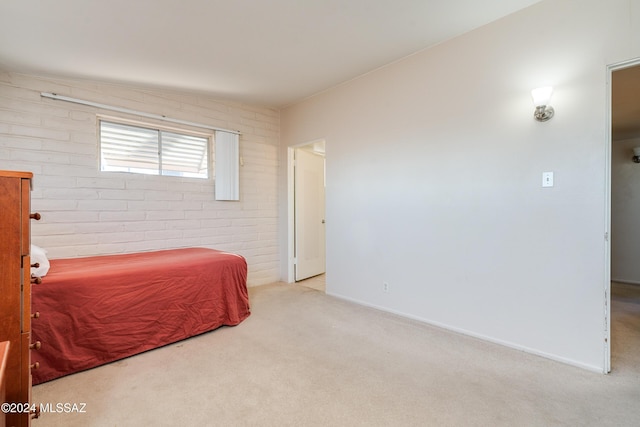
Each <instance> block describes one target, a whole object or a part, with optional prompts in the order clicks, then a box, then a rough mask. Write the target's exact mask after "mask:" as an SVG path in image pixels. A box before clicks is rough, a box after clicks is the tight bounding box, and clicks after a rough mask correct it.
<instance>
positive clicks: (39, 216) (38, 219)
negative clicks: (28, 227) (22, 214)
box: [29, 212, 42, 221]
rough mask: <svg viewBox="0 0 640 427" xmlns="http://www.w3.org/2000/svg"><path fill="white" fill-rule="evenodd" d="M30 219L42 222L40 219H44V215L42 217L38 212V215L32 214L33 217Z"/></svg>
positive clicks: (30, 216)
mask: <svg viewBox="0 0 640 427" xmlns="http://www.w3.org/2000/svg"><path fill="white" fill-rule="evenodd" d="M29 218H31V219H35V220H36V221H40V218H42V215H40V214H39V213H38V212H36V213H32V214H31V215H29Z"/></svg>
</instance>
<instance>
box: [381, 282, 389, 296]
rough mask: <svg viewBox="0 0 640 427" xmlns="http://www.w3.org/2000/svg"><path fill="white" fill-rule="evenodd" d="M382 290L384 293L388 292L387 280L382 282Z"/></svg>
mask: <svg viewBox="0 0 640 427" xmlns="http://www.w3.org/2000/svg"><path fill="white" fill-rule="evenodd" d="M382 292H384V293H387V294H388V293H389V283H388V282H382Z"/></svg>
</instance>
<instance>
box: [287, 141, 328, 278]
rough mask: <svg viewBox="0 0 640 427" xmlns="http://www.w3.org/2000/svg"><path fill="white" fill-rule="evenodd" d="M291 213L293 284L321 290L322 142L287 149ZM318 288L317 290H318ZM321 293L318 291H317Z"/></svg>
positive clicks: (323, 261)
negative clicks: (290, 170)
mask: <svg viewBox="0 0 640 427" xmlns="http://www.w3.org/2000/svg"><path fill="white" fill-rule="evenodd" d="M290 154H291V156H290V158H291V168H292V173H291V174H290V176H291V178H292V184H293V185H292V196H293V197H290V199H289V200H290V203H292V205H293V209H290V212H291V213H292V214H293V229H292V231H293V235H292V239H291V240H292V243H293V246H292V249H293V259H292V261H293V262H292V266H291V267H292V273H293V281H295V282H301V281H306V282H305V283H310V287H313V288H314V289H318V290H324V273H325V270H326V253H325V252H326V238H325V224H326V221H325V189H326V179H325V142H324V140H321V141H315V142H312V143H309V144H304V145H301V146H297V147H294V148H292V149H290ZM320 285H321V286H320ZM319 286H320V287H321V288H322V289H319V288H318V287H319Z"/></svg>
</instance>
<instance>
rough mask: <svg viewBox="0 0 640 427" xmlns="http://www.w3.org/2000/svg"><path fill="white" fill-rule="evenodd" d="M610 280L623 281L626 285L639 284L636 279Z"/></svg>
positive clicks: (614, 280)
mask: <svg viewBox="0 0 640 427" xmlns="http://www.w3.org/2000/svg"><path fill="white" fill-rule="evenodd" d="M611 281H612V282H617V283H624V284H627V285H640V282H639V281H637V280H627V279H611Z"/></svg>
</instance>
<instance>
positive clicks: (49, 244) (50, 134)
mask: <svg viewBox="0 0 640 427" xmlns="http://www.w3.org/2000/svg"><path fill="white" fill-rule="evenodd" d="M41 92H53V93H57V94H59V95H65V96H70V97H74V98H80V99H84V100H89V101H93V102H98V103H102V104H107V105H113V106H118V107H123V108H128V109H133V110H138V111H144V112H148V113H153V114H161V115H165V116H167V117H172V118H177V119H181V120H187V121H192V122H197V123H202V124H206V125H210V126H217V127H221V128H225V129H233V130H239V131H240V132H241V133H242V135H241V137H240V155H241V156H242V158H243V163H244V166H243V167H241V169H240V201H239V202H217V201H215V200H214V198H213V197H214V183H213V179H209V180H201V179H189V178H177V177H168V176H151V175H137V174H128V173H113V172H109V173H107V172H100V171H99V168H100V166H99V148H98V141H97V119H96V116H97V114H105V115H109V116H116V117H123V118H136V117H134V116H127V115H125V114H120V113H115V112H110V111H101V110H99V109H97V108H94V107H88V106H83V105H79V104H73V103H68V102H63V101H56V100H51V99H46V98H42V97H41V96H40V93H41ZM138 119H139V120H141V121H144V122H147V123H149V122H151V123H153V122H154V121H153V120H150V119H145V118H138ZM172 126H176V125H172ZM279 132H280V113H279V111H278V110H276V109H270V108H264V107H260V106H252V105H246V104H242V103H236V102H227V101H221V100H218V99H214V98H211V97H207V96H204V95H198V94H190V93H179V92H170V91H159V90H151V89H146V88H141V87H126V86H122V85H114V84H107V83H101V82H92V81H85V80H63V79H53V78H42V77H35V76H28V75H23V74H13V73H5V72H0V169H8V170H24V171H31V172H33V173H34V176H35V178H34V188H33V192H32V200H33V209H32V211H38V212H40V213H41V214H42V216H43V219H42V220H41V221H39V222H38V223H34V224H33V227H32V241H33V243H34V244H36V245H38V246H41V247H43V248H45V249H46V250H47V251H48V254H49V257H50V258H69V257H77V256H90V255H101V254H114V253H126V252H136V251H147V250H154V249H168V248H179V247H189V246H200V247H209V248H215V249H221V250H226V251H233V252H236V253H239V254H241V255H243V256H245V257H246V259H247V262H248V264H249V278H248V281H249V285H260V284H265V283H270V282H273V281H276V280H278V279H279V277H280V274H279V261H278V256H279V255H278V239H277V182H276V181H277V173H278V172H277V169H278V143H279ZM214 157H215V154H214ZM214 161H215V159H214Z"/></svg>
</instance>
